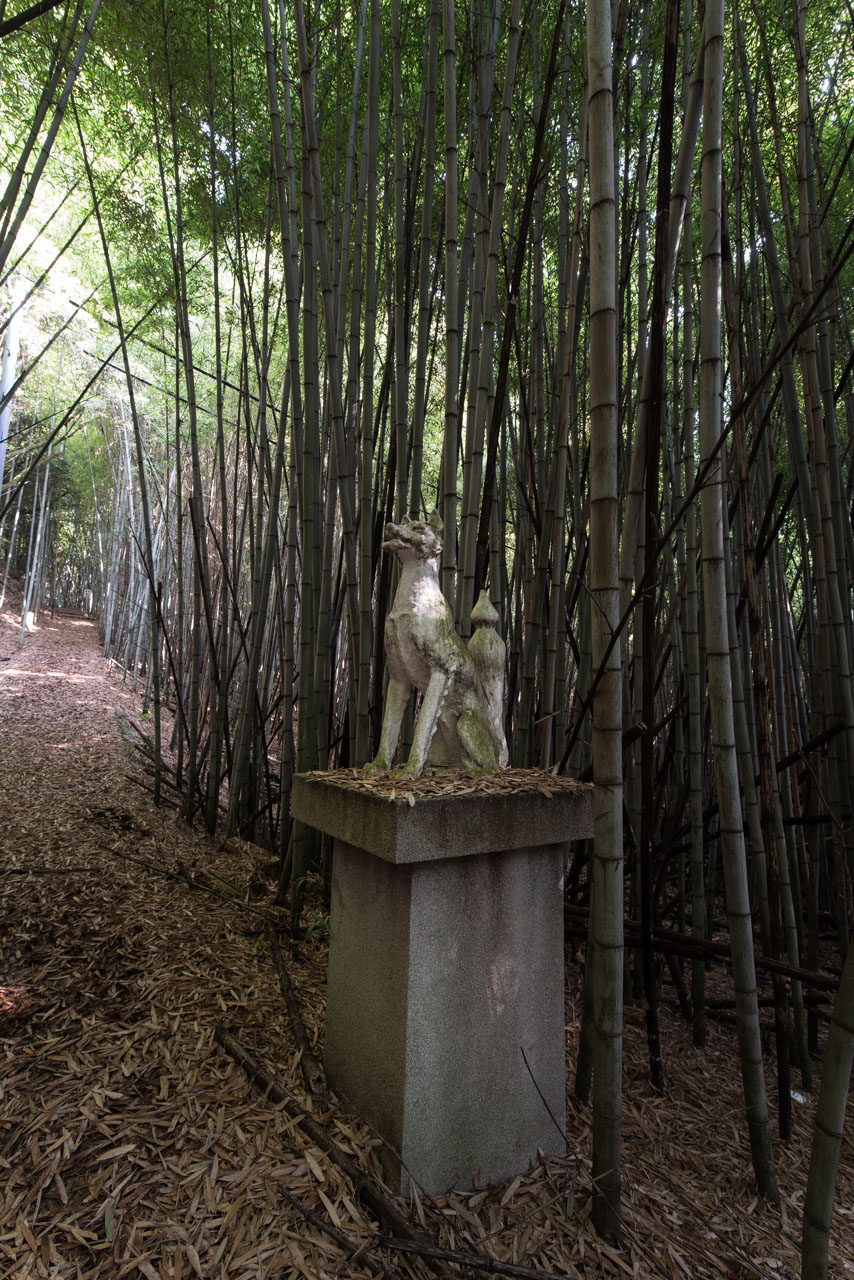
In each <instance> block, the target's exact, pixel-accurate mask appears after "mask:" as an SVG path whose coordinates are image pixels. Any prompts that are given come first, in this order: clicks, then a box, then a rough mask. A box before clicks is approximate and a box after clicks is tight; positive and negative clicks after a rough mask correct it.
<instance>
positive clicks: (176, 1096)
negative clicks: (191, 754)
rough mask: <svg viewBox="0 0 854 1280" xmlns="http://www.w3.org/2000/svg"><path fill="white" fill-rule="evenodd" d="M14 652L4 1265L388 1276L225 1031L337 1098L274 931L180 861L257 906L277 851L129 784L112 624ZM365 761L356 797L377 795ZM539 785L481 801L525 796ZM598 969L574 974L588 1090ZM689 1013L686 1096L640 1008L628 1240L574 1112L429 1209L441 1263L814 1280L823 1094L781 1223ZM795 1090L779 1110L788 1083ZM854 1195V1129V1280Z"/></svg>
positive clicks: (6, 737)
mask: <svg viewBox="0 0 854 1280" xmlns="http://www.w3.org/2000/svg"><path fill="white" fill-rule="evenodd" d="M14 621H15V620H14V619H12V622H14ZM4 624H5V625H4ZM0 658H8V659H9V661H8V662H3V663H2V664H0V741H2V743H3V748H4V755H5V757H6V759H7V760H9V761H11V762H12V763H11V768H10V767H8V766H7V768H6V769H5V770H4V771H3V772H2V774H0V811H2V813H3V816H4V822H3V826H2V829H0V893H2V896H3V917H2V952H0V954H2V957H3V965H4V969H3V973H2V977H0V990H2V1003H0V1276H3V1277H4V1278H5V1277H6V1276H8V1277H9V1278H10V1280H20V1278H23V1277H24V1276H33V1277H48V1276H50V1277H57V1280H64V1278H65V1277H78V1276H82V1277H86V1278H87V1280H89V1277H92V1278H93V1280H94V1278H96V1277H107V1276H109V1277H113V1276H120V1275H128V1276H147V1277H155V1278H156V1280H167V1278H169V1280H173V1278H177V1277H180V1278H181V1280H185V1278H186V1277H193V1276H202V1277H204V1278H205V1280H219V1278H220V1277H244V1276H245V1277H249V1276H252V1277H256V1276H262V1277H291V1276H293V1277H297V1276H306V1275H308V1276H311V1277H316V1276H318V1277H325V1276H330V1277H331V1276H345V1277H349V1276H352V1277H354V1280H355V1278H357V1277H360V1276H363V1275H364V1276H366V1275H369V1274H372V1272H371V1270H370V1268H369V1267H368V1266H367V1265H365V1264H364V1260H363V1259H356V1260H354V1259H353V1258H352V1257H350V1256H348V1254H347V1252H346V1250H345V1249H344V1248H343V1247H342V1245H341V1243H340V1241H338V1240H335V1239H333V1238H332V1237H331V1236H330V1235H329V1234H326V1233H324V1231H323V1230H322V1229H321V1228H320V1227H319V1226H317V1225H316V1223H312V1222H309V1221H307V1220H306V1219H305V1218H304V1217H303V1216H302V1215H301V1214H300V1212H299V1210H298V1209H296V1208H295V1207H294V1204H293V1203H292V1202H291V1199H290V1197H296V1198H297V1199H298V1200H299V1201H302V1202H304V1203H305V1204H306V1205H307V1206H308V1207H309V1208H310V1209H311V1210H312V1211H313V1213H315V1214H316V1215H317V1220H318V1221H321V1222H324V1223H328V1224H329V1225H330V1226H331V1227H333V1228H335V1229H337V1230H340V1232H342V1233H343V1235H344V1236H345V1237H346V1239H347V1240H348V1241H352V1242H353V1245H354V1247H359V1248H361V1249H363V1250H366V1251H367V1252H368V1253H371V1254H372V1255H373V1256H375V1257H376V1256H378V1255H379V1253H380V1251H379V1250H378V1248H377V1243H376V1241H377V1231H376V1226H375V1224H374V1222H373V1221H372V1220H371V1218H370V1216H369V1215H368V1213H367V1212H366V1211H365V1210H364V1209H363V1207H362V1206H361V1205H360V1204H359V1202H358V1201H357V1200H356V1198H355V1195H354V1193H353V1190H352V1187H351V1186H350V1184H349V1182H348V1180H347V1179H346V1177H344V1175H343V1174H342V1173H341V1171H340V1169H338V1168H337V1167H336V1166H335V1164H334V1163H332V1162H331V1161H330V1160H329V1159H328V1158H327V1157H326V1156H325V1155H324V1154H323V1153H322V1152H321V1151H320V1150H319V1149H318V1148H317V1147H315V1146H314V1145H313V1144H312V1143H311V1142H310V1141H308V1140H307V1139H306V1138H305V1136H304V1135H303V1134H302V1132H301V1131H300V1128H299V1125H298V1124H296V1123H295V1121H293V1120H292V1119H291V1118H290V1117H288V1116H287V1115H286V1114H285V1113H284V1111H283V1110H282V1108H281V1107H279V1106H276V1105H275V1104H273V1103H271V1102H269V1101H267V1100H265V1098H264V1097H262V1096H261V1095H260V1094H258V1093H257V1092H255V1091H253V1090H252V1089H251V1088H250V1087H249V1086H248V1083H247V1079H246V1077H245V1075H244V1074H243V1072H242V1071H241V1070H240V1069H239V1068H238V1067H236V1066H235V1065H234V1064H233V1063H232V1062H231V1061H230V1060H229V1059H228V1058H226V1057H224V1056H223V1055H222V1054H220V1053H219V1051H218V1050H217V1048H216V1046H214V1044H213V1042H212V1035H213V1028H214V1026H215V1025H216V1023H217V1022H220V1021H222V1022H225V1023H226V1025H228V1026H229V1027H230V1028H231V1029H232V1030H233V1031H234V1033H235V1034H236V1035H237V1036H239V1037H240V1038H241V1039H242V1040H243V1041H244V1042H245V1043H246V1044H247V1046H248V1047H249V1048H250V1049H251V1051H252V1052H253V1053H255V1054H256V1055H257V1056H258V1057H259V1058H261V1059H262V1060H263V1061H265V1062H266V1063H267V1064H268V1066H269V1068H270V1069H271V1070H272V1071H273V1072H274V1074H275V1075H276V1078H277V1079H278V1080H279V1081H280V1082H281V1083H282V1084H284V1085H285V1087H286V1088H287V1089H288V1091H289V1093H290V1094H291V1095H292V1096H293V1097H294V1098H296V1099H299V1100H301V1105H303V1106H305V1108H306V1109H307V1110H308V1111H309V1112H311V1109H312V1107H313V1106H317V1105H318V1102H317V1100H314V1101H311V1100H310V1099H309V1098H308V1096H307V1095H306V1094H305V1093H304V1092H303V1091H302V1088H301V1082H300V1079H299V1068H298V1059H299V1052H298V1050H297V1048H296V1045H295V1044H294V1043H293V1041H292V1039H291V1036H290V1032H289V1029H288V1022H287V1017H286V1014H285V1012H284V1010H283V1007H282V1000H281V996H280V993H279V988H278V979H277V975H276V972H275V969H274V966H273V964H272V963H271V960H270V955H269V948H268V946H267V945H266V941H265V940H264V939H263V938H262V936H261V933H262V928H263V923H262V921H261V918H260V916H257V915H256V916H254V917H253V916H252V915H251V913H248V912H246V911H243V910H242V909H241V907H240V905H239V903H234V904H231V903H228V902H224V901H222V900H220V899H217V898H216V897H214V896H209V895H208V894H205V893H202V892H197V891H193V890H192V889H190V888H189V887H187V885H186V884H183V883H181V882H179V881H176V880H171V881H170V880H167V879H165V878H164V877H163V876H162V875H158V874H157V872H156V868H158V867H159V868H162V869H163V870H165V871H169V872H175V871H176V870H177V868H178V864H179V863H180V864H182V865H183V866H184V867H186V868H187V870H188V871H189V872H190V874H191V875H193V876H196V875H199V873H203V872H207V873H212V874H213V876H214V877H220V880H222V881H225V882H227V883H228V884H230V885H236V886H237V887H238V888H239V889H240V891H241V893H242V892H243V891H244V890H245V889H246V887H247V885H248V883H249V881H250V879H251V877H252V876H253V874H256V868H257V866H258V863H259V862H262V861H263V859H262V857H261V852H260V851H259V850H258V849H257V848H256V847H254V846H249V845H248V844H247V842H239V843H237V842H229V843H228V845H227V846H226V847H225V848H218V847H217V846H216V844H214V843H213V842H210V841H208V840H206V839H205V838H203V837H202V836H201V835H200V834H199V833H197V832H194V831H191V830H190V829H189V828H187V827H186V825H185V824H182V823H181V822H180V821H178V820H177V818H176V817H175V816H174V813H171V812H163V811H156V810H154V808H153V806H151V804H150V803H149V799H150V798H149V797H148V796H147V794H146V793H145V792H144V791H142V790H140V789H139V788H137V787H135V786H133V784H132V783H131V782H130V781H129V780H128V779H127V777H126V774H127V773H128V769H129V765H128V754H127V746H126V744H125V743H124V742H123V739H122V735H121V731H120V726H119V722H118V720H117V714H118V715H120V716H123V717H125V718H126V719H128V720H137V721H138V719H139V711H140V702H139V699H138V697H137V696H135V695H134V694H133V692H132V690H131V688H130V685H129V683H125V682H124V681H123V680H122V677H121V674H120V673H118V672H117V671H116V670H115V669H111V670H110V672H109V674H105V665H104V664H103V662H102V661H101V659H100V657H99V654H98V647H97V637H96V635H95V629H94V627H93V626H92V625H91V624H90V623H88V622H86V621H84V620H82V619H75V618H57V619H55V620H54V621H51V620H50V619H47V618H43V619H42V621H41V622H40V623H39V629H38V630H37V631H36V632H34V633H32V634H31V635H30V636H28V638H27V643H26V647H25V649H24V650H23V651H21V650H19V649H18V648H17V629H16V628H14V627H13V626H12V625H9V624H8V615H7V616H6V617H4V618H3V619H2V622H0ZM346 772H348V773H349V774H350V775H351V777H350V779H349V780H348V781H347V785H359V786H361V785H364V784H365V783H366V782H368V780H364V779H362V778H361V775H359V774H358V771H346ZM512 774H513V771H512V770H506V771H503V772H502V774H500V775H495V777H494V778H492V779H479V778H471V779H455V780H454V781H453V785H454V786H456V787H462V788H464V789H469V788H473V789H478V790H480V789H484V787H485V784H487V783H489V784H490V786H491V787H496V786H498V787H502V786H505V785H506V786H510V787H512V786H513V785H514V781H513V778H512V776H510V775H512ZM540 781H541V783H542V786H543V787H547V788H554V787H557V786H561V785H563V784H564V783H565V782H566V780H564V779H560V778H555V777H553V776H552V775H550V774H547V775H544V776H543V778H542V779H541V780H540ZM383 786H385V788H386V791H385V794H389V793H390V792H395V798H397V797H398V796H399V795H400V796H402V790H404V789H405V790H407V791H409V790H414V789H415V788H416V786H417V787H418V788H419V789H420V788H427V790H426V791H425V794H447V793H448V787H449V779H448V778H447V777H442V776H441V775H438V776H436V777H431V776H429V775H428V777H426V778H424V779H419V780H417V782H413V783H409V782H407V783H406V784H405V788H401V784H400V783H399V782H397V783H395V782H394V781H393V780H390V779H371V780H370V789H371V790H376V789H378V788H382V787H383ZM430 788H433V789H434V790H433V791H431V790H430ZM381 793H382V792H381ZM119 854H125V855H128V856H133V857H135V858H136V859H137V860H138V861H137V862H130V861H127V860H126V859H125V858H122V857H117V856H116V855H119ZM152 867H153V868H155V870H152ZM12 873H14V874H12ZM212 883H216V882H215V881H212ZM310 888H312V889H313V894H310V899H309V901H310V905H309V914H310V918H312V919H313V920H314V921H315V922H316V924H317V927H316V928H315V929H314V930H313V931H312V934H311V937H310V938H309V939H308V940H307V941H306V944H305V946H304V949H303V963H301V964H299V965H292V966H291V977H292V980H293V984H294V988H295V991H296V995H297V997H298V1000H299V1003H300V1005H301V1007H302V1011H303V1017H304V1021H305V1025H306V1029H307V1031H308V1034H309V1038H310V1040H311V1042H312V1044H313V1045H315V1046H316V1047H319V1046H320V1045H321V1044H322V1028H323V1019H324V1007H323V999H324V985H325V963H326V936H325V928H324V916H325V909H324V907H323V905H322V900H321V897H320V895H319V893H318V891H317V886H316V885H315V886H310ZM262 905H263V906H264V909H265V910H268V909H269V908H268V907H267V905H266V904H263V903H262ZM579 979H580V975H579V973H578V971H577V968H576V966H575V965H574V964H571V965H570V968H569V972H568V993H567V1046H568V1063H569V1076H570V1081H571V1077H572V1072H573V1069H574V1065H575V1050H576V1042H577V1035H578V1012H577V1011H578V1010H579V1009H580V990H579ZM710 979H711V986H710V990H711V991H713V992H714V993H715V994H720V995H723V996H725V995H728V994H730V993H729V991H728V990H727V985H726V983H727V978H726V973H725V971H724V970H723V968H722V967H719V968H716V969H714V970H713V971H712V973H711V975H710ZM716 983H717V984H720V985H719V990H716V989H715V984H716ZM665 990H667V989H665ZM662 1012H663V1017H662V1047H663V1055H664V1062H665V1069H666V1071H667V1088H666V1092H665V1094H664V1096H663V1097H661V1098H659V1097H657V1096H656V1095H654V1094H653V1093H652V1091H651V1090H650V1089H649V1087H648V1085H647V1082H646V1081H647V1073H646V1045H645V1038H644V1032H643V1018H642V1014H641V1012H640V1011H639V1010H636V1009H633V1008H631V1007H628V1008H627V1010H626V1042H625V1096H626V1119H625V1131H624V1160H625V1178H624V1196H625V1225H626V1231H625V1237H624V1240H623V1245H622V1248H621V1249H619V1250H615V1249H613V1248H611V1247H610V1246H609V1245H607V1244H606V1243H605V1242H603V1241H600V1240H599V1239H597V1237H596V1236H595V1233H594V1232H593V1230H592V1227H591V1226H590V1223H589V1185H590V1123H591V1117H590V1111H589V1108H582V1107H580V1106H578V1105H577V1103H575V1102H574V1100H573V1099H572V1097H571V1096H570V1099H569V1110H568V1130H569V1134H568V1136H569V1155H568V1156H567V1157H566V1158H565V1159H564V1160H550V1161H548V1162H546V1163H544V1164H541V1165H539V1166H538V1167H537V1168H536V1169H535V1170H533V1171H532V1173H531V1175H530V1176H528V1177H523V1178H519V1179H514V1181H513V1183H511V1184H510V1185H509V1186H505V1187H498V1188H484V1189H480V1190H478V1191H476V1192H474V1193H472V1194H470V1195H448V1196H444V1197H437V1198H434V1199H433V1200H430V1199H428V1198H423V1197H422V1198H421V1201H420V1205H419V1208H420V1211H421V1216H422V1217H423V1220H424V1222H425V1223H426V1225H427V1229H428V1232H429V1234H430V1235H432V1237H433V1238H434V1239H435V1241H436V1244H437V1245H438V1246H440V1247H442V1248H444V1249H446V1250H462V1251H467V1252H472V1253H475V1254H478V1255H480V1256H483V1257H490V1256H491V1257H494V1258H496V1259H499V1260H502V1261H505V1262H510V1263H514V1264H516V1265H519V1266H524V1267H527V1268H528V1269H533V1270H540V1271H543V1272H551V1273H553V1274H559V1275H564V1276H569V1277H593V1276H597V1277H598V1276H625V1275H631V1276H637V1277H650V1278H654V1277H659V1276H667V1277H683V1276H692V1277H697V1280H705V1278H706V1277H708V1278H709V1280H714V1278H717V1277H721V1276H736V1277H738V1276H741V1277H745V1278H746V1280H747V1278H751V1277H757V1276H759V1277H766V1278H768V1277H771V1276H775V1277H790V1278H791V1277H794V1276H796V1275H797V1273H798V1246H797V1236H798V1233H799V1231H800V1215H801V1209H802V1204H803V1193H804V1187H805V1179H806V1169H807V1167H808V1162H809V1144H810V1137H811V1125H812V1115H813V1109H814V1101H813V1100H809V1101H808V1102H807V1103H806V1104H804V1105H796V1107H795V1134H794V1138H793V1141H792V1142H791V1144H789V1146H788V1147H786V1148H784V1147H782V1146H781V1145H780V1144H779V1143H778V1144H776V1150H777V1157H778V1164H779V1172H780V1183H781V1190H782V1192H783V1198H784V1203H783V1209H782V1211H781V1212H780V1213H776V1212H774V1211H772V1210H769V1209H768V1208H767V1207H766V1206H764V1205H763V1204H762V1203H757V1202H756V1199H755V1194H754V1192H753V1183H752V1176H751V1170H750V1164H749V1158H748V1155H747V1146H746V1139H745V1133H744V1125H743V1118H742V1116H743V1104H742V1102H741V1093H740V1077H739V1069H738V1063H737V1057H736V1053H735V1045H734V1035H733V1032H732V1028H730V1027H726V1026H724V1025H720V1024H715V1023H712V1024H711V1025H710V1028H709V1037H708V1040H709V1042H708V1046H707V1048H706V1049H705V1050H703V1051H698V1050H695V1049H693V1047H692V1046H691V1043H690V1030H689V1029H688V1028H687V1027H686V1026H685V1024H684V1023H682V1022H681V1021H678V1020H677V1018H676V1016H675V1015H674V1016H671V1014H670V1012H669V1011H668V1010H667V1009H664V1010H663V1011H662ZM769 1025H770V1022H769ZM768 1083H769V1097H770V1098H771V1099H772V1102H773V1080H772V1079H771V1075H770V1072H769V1081H768ZM814 1096H815V1095H814V1094H813V1099H814ZM320 1105H322V1106H324V1107H327V1106H328V1107H329V1109H328V1110H324V1111H323V1112H322V1113H321V1114H320V1115H319V1116H318V1119H320V1120H321V1121H322V1123H323V1124H324V1126H325V1127H326V1128H327V1129H328V1131H329V1133H330V1134H331V1135H332V1136H333V1137H334V1139H335V1141H336V1142H337V1143H338V1144H339V1146H340V1147H341V1148H342V1149H343V1150H345V1151H346V1152H347V1153H348V1154H350V1155H353V1156H354V1157H355V1158H356V1159H357V1160H358V1162H359V1163H360V1165H361V1166H362V1168H363V1169H365V1170H366V1171H367V1172H369V1173H370V1174H371V1175H372V1176H374V1177H376V1178H377V1179H378V1178H379V1165H378V1161H377V1158H376V1154H375V1152H376V1146H377V1141H376V1139H375V1138H373V1137H372V1136H371V1135H370V1134H369V1133H368V1132H367V1131H366V1130H365V1129H364V1128H363V1127H362V1126H360V1125H359V1124H358V1122H356V1121H355V1120H354V1119H353V1118H352V1117H351V1116H349V1115H347V1114H346V1113H345V1112H343V1111H338V1110H336V1109H333V1108H332V1106H331V1104H328V1103H326V1102H325V1101H324V1102H322V1103H321V1104H320ZM852 1191H854V1144H852V1139H851V1133H850V1128H849V1131H848V1132H847V1133H846V1138H845V1142H844V1145H843V1152H842V1161H841V1166H840V1175H839V1185H838V1191H837V1206H836V1212H835V1214H834V1226H833V1234H832V1245H831V1248H832V1254H831V1256H832V1268H833V1274H834V1275H836V1276H839V1277H843V1276H852V1277H854V1239H852V1236H854V1233H852V1231H851V1223H852V1209H851V1205H852V1203H854V1195H852ZM418 1216H419V1215H418V1214H417V1213H414V1212H413V1218H412V1220H413V1222H417V1220H418ZM384 1261H385V1264H386V1265H387V1266H388V1267H389V1268H391V1269H393V1273H394V1274H398V1275H402V1276H416V1277H418V1276H424V1277H426V1276H429V1275H432V1274H435V1272H434V1270H433V1267H434V1265H435V1264H431V1263H430V1262H429V1261H427V1260H423V1261H419V1260H418V1259H416V1258H412V1257H404V1256H401V1255H399V1254H397V1255H394V1256H391V1254H387V1255H385V1257H384ZM448 1273H449V1274H451V1273H453V1274H458V1270H457V1268H456V1267H453V1268H450V1270H449V1272H448ZM472 1274H473V1273H472Z"/></svg>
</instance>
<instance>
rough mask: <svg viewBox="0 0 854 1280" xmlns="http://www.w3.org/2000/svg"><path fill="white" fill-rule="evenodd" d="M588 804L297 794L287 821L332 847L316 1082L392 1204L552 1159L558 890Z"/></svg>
mask: <svg viewBox="0 0 854 1280" xmlns="http://www.w3.org/2000/svg"><path fill="white" fill-rule="evenodd" d="M514 784H515V785H514ZM490 786H491V787H492V788H493V789H492V790H490V789H489V788H490ZM440 788H444V789H443V790H442V789H440ZM543 788H546V789H547V790H548V792H549V794H544V791H543ZM466 789H468V791H467V793H466ZM591 793H592V787H589V786H583V785H581V784H572V783H568V782H567V780H565V779H553V778H549V777H548V775H544V774H541V773H533V772H529V771H522V770H513V771H510V773H509V774H508V773H503V774H500V775H497V778H496V779H495V780H492V779H490V780H477V781H472V780H470V779H469V780H463V779H458V780H455V781H454V782H452V783H450V782H449V783H446V782H444V780H443V781H442V782H439V781H437V780H436V779H421V780H419V781H417V782H413V783H398V784H391V783H388V782H385V781H384V782H383V783H382V784H380V783H378V782H376V781H374V782H372V783H370V784H366V783H363V782H362V781H361V779H360V775H359V774H358V773H357V771H355V770H340V771H338V772H337V773H328V774H317V773H315V774H304V775H299V776H297V777H295V778H294V782H293V792H292V799H291V812H292V814H293V816H294V817H295V818H298V819H300V820H301V821H302V822H305V823H307V824H308V825H309V826H312V827H315V828H317V829H318V830H320V831H324V832H326V833H328V834H329V835H331V836H332V837H333V838H334V846H333V849H334V852H333V864H332V867H333V869H332V915H331V922H330V929H331V936H330V953H329V986H328V1000H327V1012H326V1038H325V1062H326V1071H327V1074H328V1078H329V1082H330V1084H331V1085H332V1086H333V1088H335V1089H336V1090H337V1091H338V1092H339V1093H340V1094H341V1096H342V1097H343V1098H345V1099H346V1101H347V1102H348V1103H349V1105H350V1106H351V1107H352V1108H353V1110H354V1111H355V1112H356V1113H357V1114H358V1115H361V1116H362V1117H363V1118H364V1119H366V1120H367V1121H368V1122H369V1123H370V1124H371V1125H373V1126H374V1128H375V1129H376V1130H377V1131H378V1132H379V1133H380V1134H381V1136H382V1137H383V1138H384V1139H385V1141H386V1143H387V1144H388V1146H387V1149H386V1151H385V1156H384V1164H385V1168H386V1171H387V1174H388V1176H389V1178H390V1181H391V1182H392V1184H393V1185H394V1186H395V1188H396V1189H398V1190H400V1191H401V1192H402V1193H403V1194H407V1193H408V1191H409V1175H410V1174H411V1176H412V1178H413V1179H414V1180H415V1181H416V1183H417V1184H418V1185H419V1186H421V1187H423V1188H424V1189H425V1190H426V1191H428V1192H430V1193H438V1192H442V1191H445V1190H448V1189H449V1188H451V1187H454V1188H457V1189H465V1188H470V1187H471V1186H473V1185H474V1184H475V1183H478V1184H480V1185H483V1184H486V1183H494V1182H503V1181H506V1180H507V1179H509V1178H511V1177H513V1176H514V1175H515V1174H517V1173H520V1172H524V1171H525V1170H527V1169H528V1168H529V1167H530V1165H531V1164H532V1162H533V1161H535V1160H536V1158H537V1150H538V1148H539V1149H541V1150H542V1151H543V1152H544V1153H545V1154H547V1155H556V1154H562V1153H563V1150H564V1142H563V1139H562V1137H561V1133H560V1131H561V1130H562V1129H563V1128H564V1127H565V1106H566V1103H565V1074H566V1065H565V1063H566V1057H565V1019H564V990H563V893H562V890H563V873H564V867H565V859H566V843H567V841H569V840H572V839H577V838H579V837H585V836H589V835H592V795H591ZM549 1113H551V1114H549Z"/></svg>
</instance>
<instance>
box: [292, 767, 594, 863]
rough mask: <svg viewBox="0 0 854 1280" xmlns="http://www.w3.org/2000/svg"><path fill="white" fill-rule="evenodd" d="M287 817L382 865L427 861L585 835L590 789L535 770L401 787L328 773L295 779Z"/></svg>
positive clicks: (443, 776)
mask: <svg viewBox="0 0 854 1280" xmlns="http://www.w3.org/2000/svg"><path fill="white" fill-rule="evenodd" d="M291 816H292V817H294V818H297V819H299V821H300V822H305V823H306V824H307V825H308V826H310V827H314V828H316V830H318V831H323V832H325V833H326V834H327V835H331V836H334V837H335V838H336V839H338V840H345V841H346V842H347V843H348V844H352V845H356V846H357V847H358V848H360V849H365V850H366V851H367V852H368V853H372V854H374V855H375V856H376V857H378V858H383V859H384V860H385V861H386V862H396V863H403V862H408V863H411V862H429V861H433V860H435V859H438V858H464V857H467V856H469V855H470V854H475V853H490V852H498V851H500V850H504V849H535V848H539V847H541V846H544V845H553V844H563V843H564V842H565V841H567V840H582V839H585V838H587V837H590V836H592V835H593V785H592V783H585V782H575V781H574V780H573V779H572V778H562V777H556V776H555V775H554V774H551V773H546V772H545V771H544V770H542V769H502V770H501V771H500V772H499V773H494V774H487V775H479V774H468V773H452V774H448V773H439V772H438V771H437V772H431V771H427V772H426V773H425V775H424V776H423V777H421V778H416V779H413V780H411V781H403V782H401V781H399V780H397V779H393V778H391V777H390V776H389V775H388V774H385V775H380V776H379V777H375V778H369V777H366V776H365V774H363V773H362V771H361V769H335V770H332V771H330V772H328V773H324V772H321V771H316V772H314V773H298V774H295V776H294V778H293V786H292V790H291Z"/></svg>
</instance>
